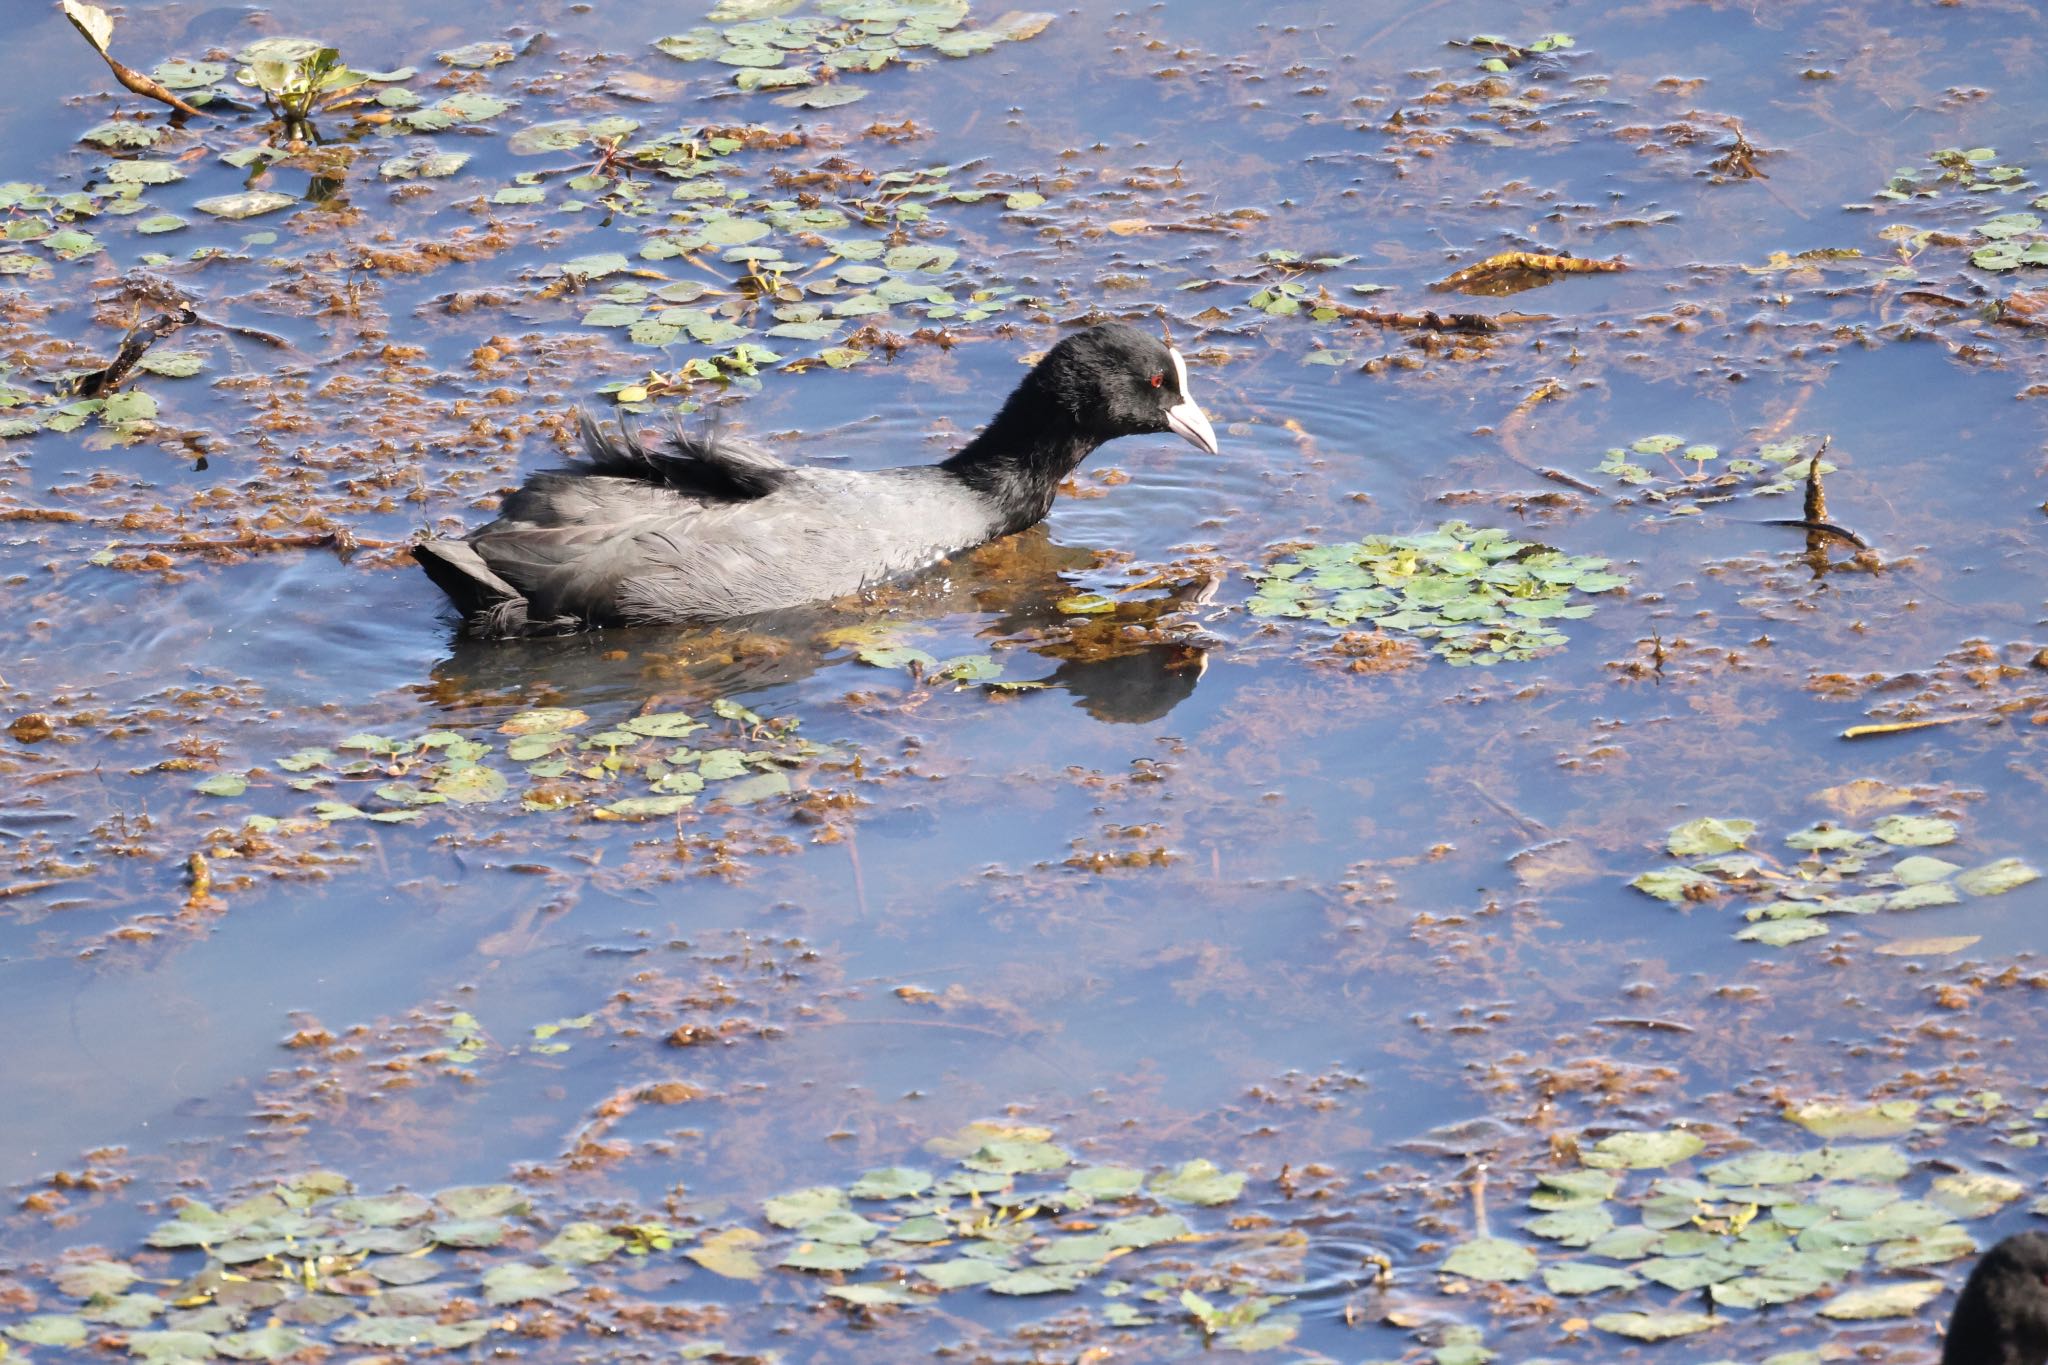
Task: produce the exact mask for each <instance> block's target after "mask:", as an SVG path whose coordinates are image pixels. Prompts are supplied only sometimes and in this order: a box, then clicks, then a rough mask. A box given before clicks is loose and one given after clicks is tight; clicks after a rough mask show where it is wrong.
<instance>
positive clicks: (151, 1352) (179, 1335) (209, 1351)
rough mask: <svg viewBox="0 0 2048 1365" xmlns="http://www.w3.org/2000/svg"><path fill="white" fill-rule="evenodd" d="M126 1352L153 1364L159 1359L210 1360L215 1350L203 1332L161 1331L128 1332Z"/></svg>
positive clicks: (211, 1340)
mask: <svg viewBox="0 0 2048 1365" xmlns="http://www.w3.org/2000/svg"><path fill="white" fill-rule="evenodd" d="M128 1354H129V1355H131V1356H134V1357H135V1358H136V1359H137V1360H146V1361H150V1362H152V1365H154V1363H155V1362H159V1361H162V1362H178V1361H188V1360H212V1359H213V1358H214V1354H215V1352H214V1343H213V1338H212V1337H211V1336H209V1335H208V1334H207V1333H205V1332H190V1331H163V1332H130V1333H129V1334H128Z"/></svg>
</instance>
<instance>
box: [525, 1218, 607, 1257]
mask: <svg viewBox="0 0 2048 1365" xmlns="http://www.w3.org/2000/svg"><path fill="white" fill-rule="evenodd" d="M625 1245H626V1239H625V1238H623V1237H619V1236H616V1235H614V1234H612V1233H610V1232H607V1231H605V1229H604V1226H603V1225H602V1224H599V1223H571V1224H569V1225H568V1226H567V1227H565V1228H563V1229H562V1230H561V1231H560V1232H558V1233H556V1234H555V1236H554V1237H553V1238H552V1239H551V1240H550V1241H549V1242H548V1244H547V1245H546V1246H544V1247H542V1248H541V1249H540V1254H541V1255H543V1256H545V1257H547V1258H548V1259H549V1260H550V1261H554V1262H556V1263H557V1264H560V1265H595V1264H597V1263H598V1262H599V1261H603V1260H608V1259H610V1258H611V1256H612V1255H613V1254H614V1253H615V1252H618V1251H620V1250H622V1249H623V1248H624V1247H625Z"/></svg>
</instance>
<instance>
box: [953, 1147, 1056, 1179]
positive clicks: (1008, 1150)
mask: <svg viewBox="0 0 2048 1365" xmlns="http://www.w3.org/2000/svg"><path fill="white" fill-rule="evenodd" d="M1068 1160H1069V1158H1068V1156H1067V1154H1066V1152H1064V1151H1063V1150H1061V1149H1060V1148H1058V1147H1056V1146H1054V1145H1053V1144H1052V1143H1050V1142H1035V1141H1027V1140H1021V1139H1015V1138H998V1139H996V1140H995V1141H992V1142H986V1143H983V1144H982V1145H981V1147H980V1148H978V1149H977V1150H976V1151H975V1152H974V1153H973V1154H972V1155H970V1156H966V1157H963V1158H961V1161H960V1164H961V1165H963V1166H965V1167H967V1169H969V1170H970V1171H987V1172H992V1173H999V1174H1003V1175H1020V1174H1024V1173H1027V1172H1032V1171H1056V1170H1058V1169H1059V1168H1060V1167H1062V1166H1064V1165H1066V1164H1067V1162H1068Z"/></svg>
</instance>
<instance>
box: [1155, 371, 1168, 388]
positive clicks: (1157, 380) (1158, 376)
mask: <svg viewBox="0 0 2048 1365" xmlns="http://www.w3.org/2000/svg"><path fill="white" fill-rule="evenodd" d="M1165 382H1166V376H1165V375H1163V374H1155V375H1153V376H1152V387H1153V388H1155V389H1156V388H1158V387H1159V386H1160V385H1161V384H1164V383H1165Z"/></svg>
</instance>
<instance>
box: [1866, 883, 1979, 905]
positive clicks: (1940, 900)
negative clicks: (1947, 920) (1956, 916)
mask: <svg viewBox="0 0 2048 1365" xmlns="http://www.w3.org/2000/svg"><path fill="white" fill-rule="evenodd" d="M1961 899H1962V897H1961V896H1959V895H1957V894H1956V889H1955V888H1954V887H1953V886H1950V885H1949V884H1948V883H1947V882H1926V883H1923V884H1922V885H1920V886H1909V887H1907V888H1906V889H1905V890H1903V891H1894V892H1893V893H1892V894H1891V895H1889V896H1887V897H1885V901H1884V908H1885V909H1887V910H1924V909H1926V908H1927V907H1929V906H1932V905H1954V904H1956V903H1957V902H1958V901H1960V900H1961Z"/></svg>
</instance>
